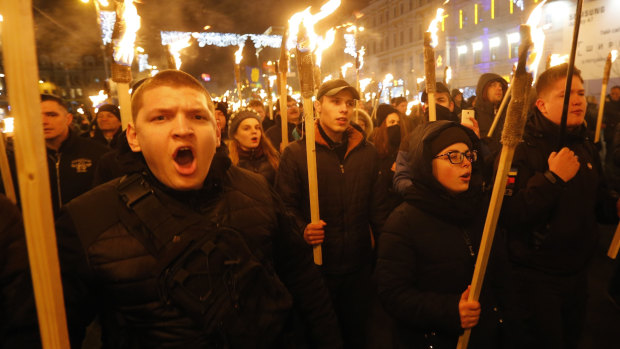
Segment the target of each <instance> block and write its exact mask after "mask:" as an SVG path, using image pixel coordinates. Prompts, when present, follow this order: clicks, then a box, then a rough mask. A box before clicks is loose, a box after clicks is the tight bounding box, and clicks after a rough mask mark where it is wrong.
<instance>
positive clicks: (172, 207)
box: [57, 70, 341, 348]
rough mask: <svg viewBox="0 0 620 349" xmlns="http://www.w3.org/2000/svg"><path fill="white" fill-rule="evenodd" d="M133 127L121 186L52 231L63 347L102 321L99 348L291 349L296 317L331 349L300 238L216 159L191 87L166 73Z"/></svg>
mask: <svg viewBox="0 0 620 349" xmlns="http://www.w3.org/2000/svg"><path fill="white" fill-rule="evenodd" d="M132 115H133V123H131V124H129V126H128V128H127V140H128V142H129V146H130V147H131V151H132V152H128V153H126V154H123V155H122V157H123V158H122V162H121V164H122V165H123V166H124V167H123V169H124V171H125V173H126V174H127V175H126V176H124V177H121V178H118V179H115V180H112V181H109V182H107V183H105V184H103V185H100V186H98V187H96V188H95V189H93V190H91V191H90V192H88V193H86V194H84V195H82V196H80V197H78V198H77V199H75V200H74V201H72V202H71V203H69V204H68V205H66V206H65V209H64V211H63V214H62V215H61V217H60V218H59V220H58V222H57V232H58V241H59V255H60V261H61V269H62V274H63V289H64V292H65V299H66V300H65V303H66V306H67V319H68V324H69V330H70V337H71V342H72V346H74V347H79V346H80V343H81V341H82V337H83V335H84V327H85V326H86V325H87V324H88V323H89V322H90V321H92V319H93V318H94V316H95V315H96V314H98V315H99V319H100V321H101V327H102V332H103V343H104V347H110V348H121V347H123V348H124V347H132V348H138V347H139V348H156V347H157V348H161V347H175V348H180V347H186V348H249V347H258V348H272V347H277V345H279V344H280V345H281V346H282V347H295V345H296V344H295V343H294V342H293V343H292V342H289V341H287V340H285V339H286V338H289V339H290V338H291V337H289V336H288V334H287V335H286V336H284V334H285V330H284V328H285V325H286V328H287V329H290V328H291V327H292V326H291V325H292V323H293V322H292V321H291V319H292V318H293V317H291V315H292V313H291V310H292V309H293V308H294V309H295V310H296V311H297V312H296V314H297V315H298V317H301V321H302V322H303V324H304V325H305V331H306V335H307V342H308V343H310V345H311V346H312V347H320V348H332V347H333V348H338V347H339V346H340V345H341V340H340V336H339V333H338V328H337V325H336V317H335V314H334V313H333V310H332V308H331V304H330V301H329V295H328V292H327V289H326V288H325V286H324V284H323V281H322V280H321V275H320V274H319V273H318V271H317V270H316V269H315V268H314V266H313V265H312V257H311V254H310V253H309V252H308V251H307V250H305V248H304V247H305V244H304V242H303V239H302V238H301V237H300V236H298V235H296V234H295V232H296V231H297V230H298V228H297V227H294V226H293V225H294V222H293V220H292V219H290V218H289V216H287V214H286V213H285V212H284V208H283V207H282V205H281V204H279V201H278V198H277V197H276V196H275V195H274V194H273V192H272V191H271V190H270V189H269V185H268V184H267V182H266V181H265V180H264V178H263V177H261V176H260V175H257V174H253V173H250V172H248V171H245V170H241V169H239V168H237V167H235V166H231V165H230V160H229V159H228V158H227V157H225V156H222V155H223V154H221V153H220V152H216V147H217V144H218V143H219V140H220V131H219V128H218V127H217V125H216V121H215V118H214V105H213V102H212V101H211V98H210V96H209V93H208V92H207V91H206V90H205V89H204V87H203V86H202V85H201V84H200V82H198V81H197V80H196V79H195V78H193V77H191V76H190V75H188V74H186V73H183V72H181V71H178V70H165V71H162V72H160V73H158V74H157V75H155V76H154V77H152V78H149V79H148V80H147V81H146V82H144V83H143V84H142V85H141V86H140V87H139V88H138V89H137V90H136V92H135V93H134V94H133V96H132ZM284 285H285V286H286V288H285V287H284ZM291 296H292V297H291ZM291 301H292V302H291ZM291 303H292V305H291Z"/></svg>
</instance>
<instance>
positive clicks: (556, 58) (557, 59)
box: [549, 53, 568, 67]
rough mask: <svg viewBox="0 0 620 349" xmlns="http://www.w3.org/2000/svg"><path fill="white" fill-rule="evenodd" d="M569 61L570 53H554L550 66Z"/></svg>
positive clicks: (550, 58) (550, 59)
mask: <svg viewBox="0 0 620 349" xmlns="http://www.w3.org/2000/svg"><path fill="white" fill-rule="evenodd" d="M566 62H568V55H563V56H562V55H560V54H557V53H554V54H552V55H551V57H549V67H555V66H556V65H560V64H564V63H566Z"/></svg>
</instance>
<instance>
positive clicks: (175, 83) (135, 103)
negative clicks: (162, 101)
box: [131, 69, 215, 122]
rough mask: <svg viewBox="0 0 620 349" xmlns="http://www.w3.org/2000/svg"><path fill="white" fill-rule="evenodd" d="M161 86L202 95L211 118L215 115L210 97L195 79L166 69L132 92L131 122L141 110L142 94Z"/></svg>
mask: <svg viewBox="0 0 620 349" xmlns="http://www.w3.org/2000/svg"><path fill="white" fill-rule="evenodd" d="M161 86H168V87H187V88H190V89H192V90H196V91H198V92H201V93H203V94H204V95H205V97H207V107H208V108H209V111H210V112H211V117H213V116H214V115H215V108H214V105H213V101H212V100H211V95H210V94H209V92H207V90H206V89H205V88H204V86H202V84H201V83H200V82H199V81H198V80H196V78H194V77H193V76H191V75H189V74H187V73H185V72H182V71H180V70H174V69H167V70H162V71H160V72H159V73H157V75H155V76H153V77H151V78H147V79H145V80H144V81H143V82H142V83H141V84H140V85H139V86H138V88H136V89H135V90H134V91H133V93H132V95H131V117H132V119H133V122H136V119H137V118H138V112H139V111H140V109H141V108H142V95H143V94H144V92H146V91H148V90H151V89H154V88H156V87H161Z"/></svg>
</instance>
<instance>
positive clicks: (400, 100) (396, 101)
mask: <svg viewBox="0 0 620 349" xmlns="http://www.w3.org/2000/svg"><path fill="white" fill-rule="evenodd" d="M403 102H405V103H407V98H406V97H403V96H398V97H394V98H392V99H391V100H390V104H391V105H393V106H397V105H399V104H401V103H403Z"/></svg>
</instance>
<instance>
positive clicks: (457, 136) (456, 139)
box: [431, 125, 472, 156]
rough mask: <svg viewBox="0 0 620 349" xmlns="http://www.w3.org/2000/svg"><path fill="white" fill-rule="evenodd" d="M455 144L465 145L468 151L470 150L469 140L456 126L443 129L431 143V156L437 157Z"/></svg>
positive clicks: (470, 143)
mask: <svg viewBox="0 0 620 349" xmlns="http://www.w3.org/2000/svg"><path fill="white" fill-rule="evenodd" d="M455 143H465V144H467V146H468V147H469V149H471V148H472V142H471V138H469V136H468V135H467V133H466V132H465V130H463V129H462V128H461V127H459V126H456V125H455V126H453V127H448V128H446V129H444V130H443V131H441V133H439V134H438V135H437V137H435V139H433V140H432V141H431V154H433V156H437V155H439V152H440V151H442V150H443V149H445V148H447V147H448V146H450V145H452V144H455Z"/></svg>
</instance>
